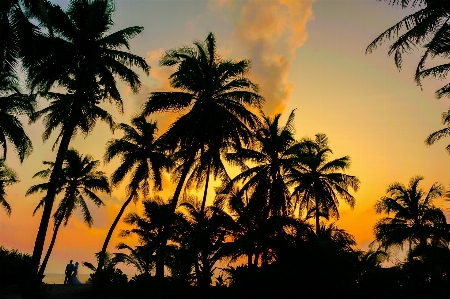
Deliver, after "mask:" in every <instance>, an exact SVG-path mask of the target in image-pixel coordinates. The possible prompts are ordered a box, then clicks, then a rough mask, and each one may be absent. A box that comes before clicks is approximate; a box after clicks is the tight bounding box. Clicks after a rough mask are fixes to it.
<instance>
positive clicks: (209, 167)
mask: <svg viewBox="0 0 450 299" xmlns="http://www.w3.org/2000/svg"><path fill="white" fill-rule="evenodd" d="M210 172H211V161H210V162H209V164H208V173H207V174H206V183H205V191H204V192H203V200H202V206H201V208H200V214H201V215H203V212H204V211H205V206H206V196H207V194H208V185H209V173H210Z"/></svg>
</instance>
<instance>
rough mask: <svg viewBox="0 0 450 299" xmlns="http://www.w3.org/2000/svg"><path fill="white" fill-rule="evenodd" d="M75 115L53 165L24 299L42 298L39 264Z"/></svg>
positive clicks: (67, 127) (70, 119)
mask: <svg viewBox="0 0 450 299" xmlns="http://www.w3.org/2000/svg"><path fill="white" fill-rule="evenodd" d="M74 118H75V117H74V115H73V114H71V115H69V118H68V121H67V123H66V124H67V125H66V126H65V128H64V134H63V136H62V138H61V143H60V144H59V148H58V153H57V154H56V160H55V164H54V165H53V170H52V174H51V175H50V180H49V183H48V190H47V195H46V196H45V198H44V202H45V203H44V211H43V212H42V218H41V222H40V224H39V230H38V233H37V236H36V241H35V243H34V249H33V255H32V258H31V263H30V268H29V270H28V275H27V280H26V286H25V288H24V290H23V293H22V298H31V297H33V298H35V297H36V296H37V297H38V298H42V294H41V293H40V288H39V286H40V284H41V282H42V277H38V276H37V273H38V268H39V262H40V260H41V256H42V251H43V249H44V242H45V236H46V234H47V229H48V224H49V222H50V217H51V213H52V208H53V202H54V200H55V196H56V188H57V184H58V180H59V177H60V175H61V169H62V165H63V162H64V158H65V155H66V152H67V149H68V148H69V144H70V140H71V139H72V135H73V132H74V131H75V126H76V122H75V119H74Z"/></svg>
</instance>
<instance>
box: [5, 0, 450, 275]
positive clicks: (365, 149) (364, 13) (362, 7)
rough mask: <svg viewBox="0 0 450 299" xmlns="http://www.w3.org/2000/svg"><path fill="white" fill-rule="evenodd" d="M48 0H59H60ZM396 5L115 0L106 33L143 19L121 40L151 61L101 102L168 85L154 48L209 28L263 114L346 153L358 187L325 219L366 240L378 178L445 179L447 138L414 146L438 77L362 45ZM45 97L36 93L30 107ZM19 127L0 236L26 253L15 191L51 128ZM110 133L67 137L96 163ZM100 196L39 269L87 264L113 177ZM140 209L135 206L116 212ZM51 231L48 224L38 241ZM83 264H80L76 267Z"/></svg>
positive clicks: (116, 202) (449, 174) (27, 210)
mask: <svg viewBox="0 0 450 299" xmlns="http://www.w3.org/2000/svg"><path fill="white" fill-rule="evenodd" d="M52 2H54V3H58V4H60V5H61V6H63V7H66V6H67V3H68V1H67V0H58V1H56V0H53V1H52ZM408 12H411V11H405V10H401V9H400V8H397V7H392V6H389V5H388V4H387V3H386V2H385V1H382V2H378V1H376V0H316V1H312V0H235V1H233V0H210V1H206V0H205V1H203V0H198V1H194V0H177V1H174V0H166V1H162V0H159V1H153V0H117V1H116V13H115V16H114V21H115V24H116V26H115V28H114V30H120V29H123V28H125V27H128V26H136V25H140V26H143V27H144V28H145V29H144V32H143V33H142V34H141V35H139V36H137V37H135V38H134V39H133V40H132V41H131V52H132V53H134V54H137V55H140V56H142V57H145V58H146V60H147V62H148V63H149V64H150V66H151V67H152V69H151V71H150V76H149V77H145V75H144V74H142V81H143V86H142V89H141V91H140V92H139V93H138V94H132V93H131V92H130V90H129V89H128V88H127V87H125V86H124V85H120V90H121V92H122V96H123V99H124V103H125V113H124V114H123V115H120V114H118V112H117V111H116V110H115V108H114V107H113V106H107V105H105V107H107V109H108V111H110V112H111V113H112V114H113V115H114V116H115V117H116V122H127V123H129V121H130V119H131V117H132V116H133V115H134V114H136V113H138V112H139V111H140V107H141V105H142V103H144V101H145V100H146V98H147V97H148V94H149V93H150V92H152V91H163V90H167V89H168V88H169V85H168V80H167V78H168V76H169V75H170V74H171V73H172V72H173V69H171V68H169V67H164V68H161V67H158V60H159V58H160V57H161V55H162V53H163V52H164V51H165V50H168V49H172V48H176V47H179V46H182V45H191V44H192V42H193V41H195V40H204V39H205V38H206V36H207V35H208V33H209V32H213V33H214V34H215V36H216V39H217V45H218V47H219V51H220V53H221V54H222V56H223V57H224V58H232V59H234V58H235V59H250V60H251V61H252V70H251V73H250V78H251V79H252V80H253V81H254V82H255V83H257V84H259V85H260V88H261V94H262V95H263V96H264V97H265V99H266V104H265V106H264V109H263V110H264V112H265V113H266V114H268V115H274V114H275V113H283V115H284V119H286V117H287V115H288V114H289V113H290V112H291V111H292V110H293V109H296V118H295V124H296V137H297V138H298V139H300V138H302V137H305V136H310V137H312V136H314V134H316V133H319V132H321V133H325V134H327V136H328V137H329V140H330V146H331V148H332V149H333V153H334V154H333V156H332V157H334V158H339V157H342V156H345V155H348V156H350V157H351V160H352V165H351V167H350V169H349V170H348V172H347V173H348V174H350V175H355V176H357V177H358V178H359V179H360V180H361V188H360V190H359V191H358V192H356V193H354V195H355V197H356V207H355V209H354V210H350V209H349V207H348V206H346V204H345V203H342V204H341V205H340V208H339V210H340V213H341V218H340V220H338V222H337V224H338V225H339V226H340V227H342V228H344V229H346V230H348V231H349V232H350V233H351V234H353V235H354V236H355V238H356V241H357V243H358V247H359V248H361V249H367V246H368V244H369V243H370V242H371V241H372V240H373V233H372V229H373V226H374V224H375V222H376V221H377V219H379V218H380V217H381V216H380V215H376V214H375V212H374V208H373V206H374V203H375V201H376V200H377V199H378V198H380V197H381V196H383V195H385V192H386V189H387V187H388V186H389V184H391V183H393V182H396V181H398V182H401V183H404V184H407V183H408V181H409V180H410V178H411V177H413V176H415V175H422V176H424V177H425V180H424V181H423V182H422V183H421V186H422V187H423V188H429V187H430V186H431V185H432V184H433V183H434V182H440V183H442V184H444V186H445V187H446V189H447V190H448V189H449V187H450V156H449V155H448V154H447V153H446V151H445V149H444V148H445V146H446V145H447V144H449V143H450V139H448V138H447V139H446V140H441V141H440V142H437V143H436V144H435V145H433V146H431V147H427V146H425V144H424V140H425V138H426V137H427V136H428V135H429V134H430V133H432V132H434V131H437V130H439V129H441V128H443V125H442V124H441V118H440V117H441V114H442V112H444V111H446V110H447V109H448V107H449V104H450V103H449V100H448V98H444V99H440V100H437V99H436V98H435V96H434V91H435V90H437V89H438V88H439V87H441V86H443V85H444V84H445V83H446V82H443V81H439V80H436V79H429V80H425V82H424V84H423V86H422V89H421V88H420V87H419V86H417V85H416V83H415V82H414V71H415V66H416V63H417V62H418V57H419V54H420V52H415V53H414V54H412V55H409V56H407V57H405V64H404V67H403V69H402V70H401V71H400V72H399V71H398V70H397V69H396V67H395V65H394V61H393V57H389V56H388V55H387V46H388V45H389V43H386V45H385V46H382V47H380V48H379V49H377V50H376V51H375V52H374V53H372V54H366V53H365V49H366V47H367V46H368V45H369V43H370V42H371V41H372V40H374V39H375V38H376V37H377V36H378V35H379V34H380V33H382V32H383V31H384V30H385V29H387V28H388V27H390V26H391V25H393V24H395V23H396V22H397V21H399V20H400V19H401V18H402V17H403V16H405V15H406V14H407V13H408ZM45 105H46V103H45V101H44V100H41V101H40V107H41V108H42V107H45ZM153 119H157V120H158V122H159V127H160V132H163V131H164V129H165V127H167V125H168V123H169V122H170V121H171V120H172V119H173V116H170V115H157V116H155V117H153ZM26 130H27V132H28V134H29V136H30V137H31V139H32V141H33V146H34V151H33V153H32V154H31V156H30V157H28V158H27V159H26V160H25V161H24V162H23V164H20V163H19V162H18V158H17V157H16V156H15V155H14V153H13V152H12V151H9V152H8V157H7V161H6V162H7V165H8V166H10V167H12V168H13V169H15V170H16V172H17V173H18V175H19V179H20V183H18V184H16V185H13V186H11V187H8V188H7V201H8V202H9V204H10V205H11V207H12V214H11V217H7V215H6V213H5V212H4V211H3V210H0V245H3V246H5V247H6V248H17V249H19V250H21V251H24V252H28V253H31V252H32V250H33V245H34V242H35V237H36V234H37V230H38V225H39V221H40V217H41V212H39V213H37V214H36V215H35V216H34V217H33V216H32V212H33V210H34V208H35V206H36V205H37V203H38V202H39V200H40V199H41V198H42V196H43V194H38V195H35V196H29V197H25V196H24V195H25V192H26V190H27V189H28V188H29V187H30V186H31V185H34V184H38V183H42V182H43V181H41V180H39V179H32V176H33V174H35V173H36V172H37V171H39V170H41V169H43V167H42V161H44V160H47V161H54V159H55V155H56V152H52V151H51V148H52V145H53V142H54V140H55V138H56V134H55V135H54V136H52V139H50V140H48V141H47V142H46V143H43V142H42V138H41V134H42V132H43V126H42V124H41V123H37V124H33V125H30V126H28V125H27V126H26ZM120 136H121V135H120V132H116V133H115V134H114V135H113V134H112V133H110V132H109V130H108V128H107V126H106V125H105V124H103V123H98V125H97V126H96V128H95V130H94V131H93V133H92V134H91V135H90V136H89V137H87V138H86V139H84V138H83V137H82V136H78V137H77V138H76V139H75V140H73V142H72V143H71V146H72V147H74V148H76V149H77V150H78V151H80V152H81V153H83V154H90V155H92V156H94V158H96V159H98V160H102V157H103V154H104V149H105V144H106V142H107V141H108V140H110V139H111V138H120ZM115 167H117V161H116V162H115V163H111V164H109V165H103V164H102V167H101V170H103V171H105V172H106V173H107V174H108V175H109V174H110V173H111V172H112V171H113V170H114V169H115ZM232 175H233V174H232ZM218 184H219V182H216V183H212V186H211V191H210V192H209V195H210V196H209V202H210V203H211V202H212V199H213V189H212V188H213V187H214V186H217V185H218ZM171 194H172V186H171V184H170V178H169V177H168V176H166V179H165V182H164V191H163V192H161V194H160V195H161V196H163V197H164V198H168V197H169V196H170V195H171ZM100 197H101V198H102V199H103V200H104V202H105V204H106V207H102V208H99V209H97V208H95V207H92V209H91V212H92V214H93V216H94V225H93V227H92V228H91V229H88V228H87V226H86V225H85V224H84V223H83V222H82V218H81V217H80V214H76V215H75V217H73V218H72V219H71V220H70V222H69V224H68V225H67V227H64V228H61V230H60V233H59V235H58V239H57V241H56V245H55V248H54V250H53V254H52V257H51V258H50V261H49V264H48V266H47V273H63V271H64V267H65V264H66V263H67V262H68V260H70V259H73V260H74V261H79V262H81V261H89V262H91V263H94V261H95V260H94V253H95V252H98V251H100V249H101V246H102V243H103V241H104V238H105V236H106V233H107V230H108V228H109V226H110V225H111V223H112V221H113V219H114V217H115V215H116V214H117V212H118V210H119V209H120V206H121V204H122V202H123V201H124V200H125V192H124V186H121V187H120V188H118V189H116V190H114V191H113V193H112V195H111V196H109V195H106V194H102V195H100ZM436 204H437V205H439V206H440V207H442V208H444V209H446V215H447V219H448V220H449V221H450V209H449V208H450V202H445V201H444V200H443V199H439V200H437V201H436ZM141 209H142V208H141V206H140V204H139V203H138V205H137V206H136V207H134V206H132V207H129V208H128V210H127V211H128V212H132V211H136V210H137V211H138V212H139V211H140V210H141ZM125 227H126V225H125V224H120V225H119V227H118V229H116V233H115V236H114V238H113V239H112V241H111V242H110V247H109V251H112V252H114V251H115V249H114V247H115V245H116V244H117V243H119V242H125V243H127V244H128V245H134V244H136V239H133V238H131V239H120V238H119V237H117V233H118V232H119V230H120V229H121V228H122V229H123V228H125ZM51 232H52V225H50V226H49V232H48V234H47V242H46V244H48V242H49V241H50V237H51ZM46 247H47V245H46ZM46 247H45V249H44V250H46ZM44 254H45V252H44ZM87 272H88V271H87V269H85V268H84V269H83V268H82V269H81V270H80V273H87ZM127 273H132V271H131V272H130V270H127Z"/></svg>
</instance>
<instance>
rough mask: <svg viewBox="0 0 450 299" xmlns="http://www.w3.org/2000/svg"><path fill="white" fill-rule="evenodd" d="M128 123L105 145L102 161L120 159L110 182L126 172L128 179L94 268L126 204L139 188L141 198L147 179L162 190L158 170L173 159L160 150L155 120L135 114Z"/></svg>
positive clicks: (118, 178) (169, 166)
mask: <svg viewBox="0 0 450 299" xmlns="http://www.w3.org/2000/svg"><path fill="white" fill-rule="evenodd" d="M131 124H132V126H130V125H127V124H124V123H122V124H119V125H118V128H119V129H121V130H122V131H123V133H124V135H123V137H122V138H121V139H113V140H111V141H109V142H108V144H107V146H106V153H105V157H104V159H105V161H106V162H110V161H111V160H112V159H114V158H115V157H119V158H120V160H121V164H120V166H119V167H118V168H117V169H116V170H115V171H114V172H113V174H112V175H111V182H112V184H114V185H118V184H119V183H120V182H122V181H123V180H124V178H125V176H126V175H127V174H129V173H130V176H131V181H130V183H129V184H128V185H127V193H128V198H127V200H126V201H125V202H124V203H123V205H122V207H121V208H120V211H119V213H118V214H117V216H116V218H115V219H114V222H113V223H112V225H111V227H110V229H109V231H108V234H107V236H106V239H105V241H104V243H103V247H102V250H101V252H100V255H99V257H100V258H99V265H98V267H97V270H100V271H101V269H102V267H103V263H102V260H103V259H102V255H103V254H105V253H106V249H107V247H108V244H109V241H110V240H111V236H112V233H113V232H114V229H115V228H116V226H117V223H118V222H119V220H120V218H121V217H122V215H123V213H124V211H125V209H126V207H127V206H128V204H129V203H130V202H131V201H132V200H133V201H134V202H135V203H136V202H137V200H138V199H139V191H141V192H142V194H143V196H144V198H145V197H147V196H148V193H149V180H151V181H152V182H153V184H154V188H155V189H157V190H162V178H161V174H162V171H163V170H164V169H165V170H167V171H169V169H170V168H171V167H172V165H173V161H172V159H171V158H170V157H168V156H167V155H166V153H165V152H164V148H163V147H162V146H163V145H164V144H162V143H161V142H160V141H159V140H158V139H156V133H157V130H158V129H157V125H156V122H147V121H146V120H145V118H144V117H136V118H134V119H133V120H132V121H131Z"/></svg>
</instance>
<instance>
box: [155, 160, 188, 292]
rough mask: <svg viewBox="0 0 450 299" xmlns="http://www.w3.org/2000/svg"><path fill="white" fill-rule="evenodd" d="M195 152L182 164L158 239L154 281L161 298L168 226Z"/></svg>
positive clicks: (172, 217)
mask: <svg viewBox="0 0 450 299" xmlns="http://www.w3.org/2000/svg"><path fill="white" fill-rule="evenodd" d="M194 158H195V153H194V154H193V155H192V156H191V157H190V158H189V160H188V161H187V162H186V163H185V164H184V168H183V172H182V173H181V176H180V180H179V181H178V184H177V188H176V189H175V193H174V194H173V197H172V202H171V204H170V211H169V215H168V217H167V221H166V223H165V225H164V226H163V228H162V230H161V236H160V238H159V239H160V241H159V246H158V247H159V248H158V251H157V252H156V273H155V276H156V282H157V285H158V297H159V298H163V284H164V256H165V254H166V244H167V239H168V238H169V232H170V227H171V225H172V222H173V219H174V216H175V210H176V208H177V204H178V199H179V197H180V194H181V190H182V189H183V185H184V181H185V180H186V177H187V175H188V173H189V170H190V168H191V166H192V163H193V162H194Z"/></svg>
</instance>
